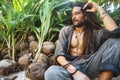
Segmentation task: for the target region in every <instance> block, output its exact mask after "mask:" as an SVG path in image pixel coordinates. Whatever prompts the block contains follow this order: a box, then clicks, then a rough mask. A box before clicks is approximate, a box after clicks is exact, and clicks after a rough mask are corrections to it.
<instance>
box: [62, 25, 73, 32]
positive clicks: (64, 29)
mask: <svg viewBox="0 0 120 80" xmlns="http://www.w3.org/2000/svg"><path fill="white" fill-rule="evenodd" d="M73 28H74V27H73V26H64V27H63V28H62V29H61V30H62V31H71V30H73Z"/></svg>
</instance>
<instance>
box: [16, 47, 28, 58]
mask: <svg viewBox="0 0 120 80" xmlns="http://www.w3.org/2000/svg"><path fill="white" fill-rule="evenodd" d="M29 52H30V51H29V49H26V50H23V51H21V52H20V53H19V54H18V57H21V56H23V55H24V54H29Z"/></svg>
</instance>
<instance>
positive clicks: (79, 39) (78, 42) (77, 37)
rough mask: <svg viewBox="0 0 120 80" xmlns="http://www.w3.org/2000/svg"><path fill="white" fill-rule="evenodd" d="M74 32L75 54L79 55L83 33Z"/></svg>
mask: <svg viewBox="0 0 120 80" xmlns="http://www.w3.org/2000/svg"><path fill="white" fill-rule="evenodd" d="M75 32H76V36H75V38H76V39H77V48H76V49H77V54H79V49H82V47H83V46H82V41H83V38H82V37H83V33H84V32H79V31H75Z"/></svg>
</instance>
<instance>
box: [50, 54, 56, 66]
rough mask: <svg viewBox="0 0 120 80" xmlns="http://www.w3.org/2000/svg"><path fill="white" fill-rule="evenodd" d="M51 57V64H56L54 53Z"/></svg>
mask: <svg viewBox="0 0 120 80" xmlns="http://www.w3.org/2000/svg"><path fill="white" fill-rule="evenodd" d="M49 59H50V62H49V63H50V65H54V64H55V57H54V56H53V55H51V56H49Z"/></svg>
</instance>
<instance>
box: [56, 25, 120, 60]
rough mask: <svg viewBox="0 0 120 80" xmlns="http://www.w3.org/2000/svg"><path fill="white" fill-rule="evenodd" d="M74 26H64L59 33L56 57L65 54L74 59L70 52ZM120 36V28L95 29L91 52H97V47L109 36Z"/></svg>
mask: <svg viewBox="0 0 120 80" xmlns="http://www.w3.org/2000/svg"><path fill="white" fill-rule="evenodd" d="M73 31H74V26H67V27H63V28H62V29H61V31H60V33H59V38H58V42H57V45H56V50H55V59H56V58H57V57H58V56H60V55H62V56H65V57H66V59H67V60H69V61H72V60H74V59H75V57H73V56H71V55H70V53H69V48H70V43H71V38H72V35H73ZM118 37H120V28H117V29H115V30H113V31H108V30H106V29H105V28H101V29H99V30H94V31H93V38H92V40H91V42H90V50H89V51H90V53H89V54H91V53H95V52H96V51H97V49H98V48H99V47H100V46H101V45H102V43H103V42H105V41H106V40H107V39H108V38H118Z"/></svg>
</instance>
